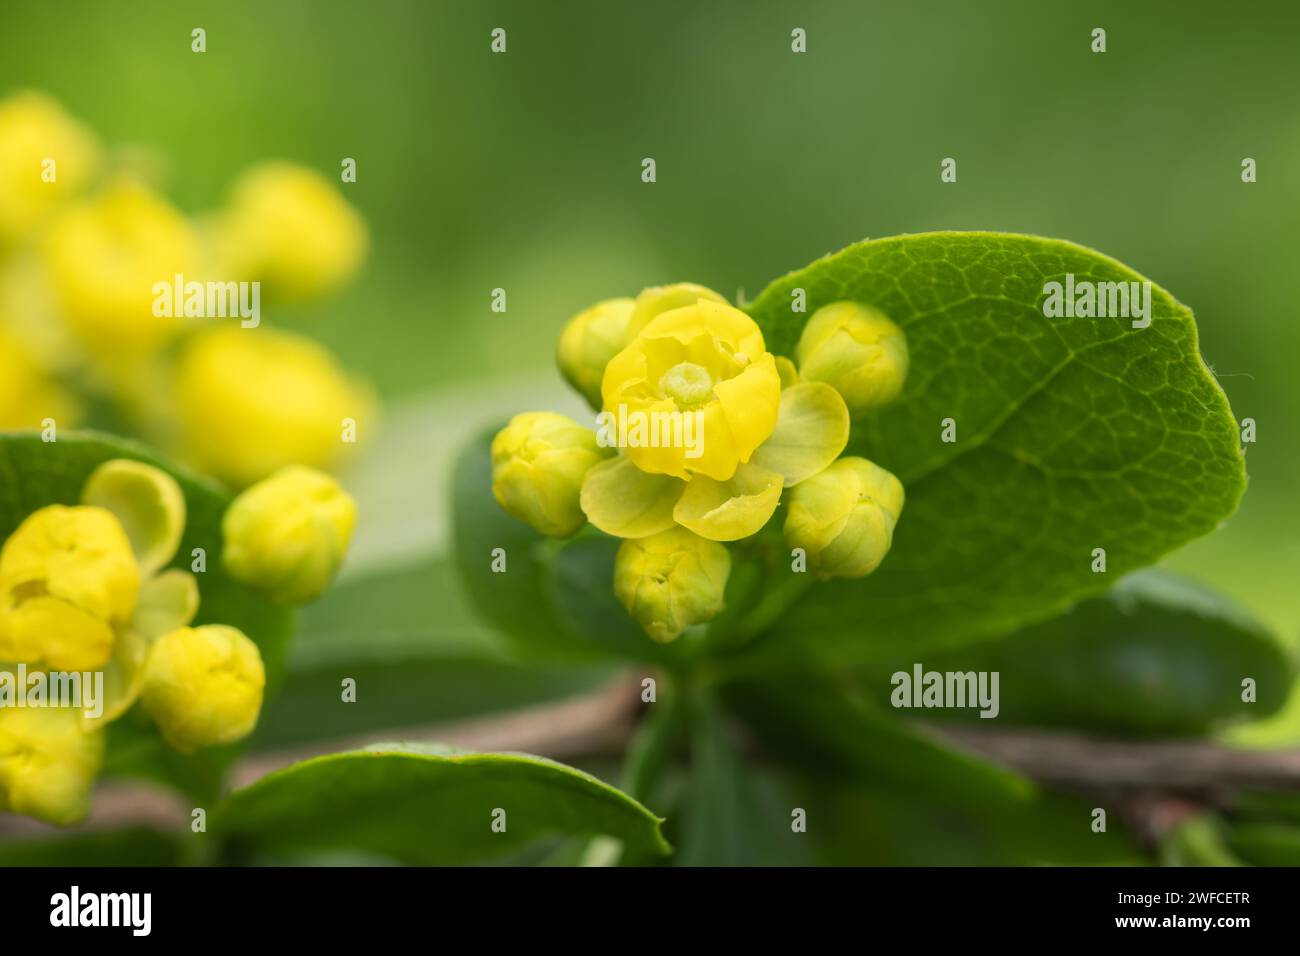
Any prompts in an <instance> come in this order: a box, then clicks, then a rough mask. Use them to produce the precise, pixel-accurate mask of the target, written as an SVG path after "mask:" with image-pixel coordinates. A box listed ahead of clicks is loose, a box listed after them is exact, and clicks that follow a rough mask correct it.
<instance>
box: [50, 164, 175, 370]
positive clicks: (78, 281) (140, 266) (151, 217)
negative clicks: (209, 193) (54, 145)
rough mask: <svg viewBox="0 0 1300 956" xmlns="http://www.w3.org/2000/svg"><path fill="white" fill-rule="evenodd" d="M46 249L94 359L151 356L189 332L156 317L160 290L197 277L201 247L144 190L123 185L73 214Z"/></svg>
mask: <svg viewBox="0 0 1300 956" xmlns="http://www.w3.org/2000/svg"><path fill="white" fill-rule="evenodd" d="M43 249H44V259H45V263H46V266H47V268H48V270H49V275H50V281H51V283H52V285H53V288H54V291H55V294H56V296H57V297H58V300H59V303H60V305H61V306H62V310H63V314H64V316H65V317H66V319H67V322H68V326H69V328H71V330H72V331H73V333H74V334H75V335H76V337H77V338H78V339H79V340H80V341H81V343H82V344H83V345H84V346H85V347H86V348H87V349H88V350H89V351H90V352H91V353H92V354H93V355H95V356H98V357H100V358H104V359H109V360H118V359H135V358H140V357H142V356H147V355H150V354H153V353H154V352H156V351H157V350H158V349H160V348H161V347H162V346H163V345H164V344H166V343H167V342H168V341H169V340H170V339H171V338H173V337H174V336H175V335H176V334H177V333H179V332H180V331H181V330H182V328H183V327H184V320H183V319H177V318H172V317H170V316H160V315H156V314H155V310H154V301H155V298H156V296H155V293H154V286H155V284H156V283H158V282H171V281H172V280H173V277H174V276H175V275H177V274H189V273H193V272H194V271H195V264H196V262H197V261H198V246H197V241H196V239H195V235H194V232H193V230H192V229H191V227H190V225H189V223H188V222H186V220H185V218H184V217H183V216H182V215H181V214H180V213H179V212H178V211H177V210H176V209H174V208H173V207H172V206H171V205H170V204H169V203H168V202H166V200H164V199H162V198H161V197H159V196H157V195H155V194H154V193H153V192H151V191H150V190H149V189H148V188H146V187H145V186H142V185H140V184H138V183H135V182H131V181H127V180H123V181H119V182H117V183H114V184H113V185H111V186H110V187H108V188H107V189H106V190H105V191H104V192H103V193H102V194H100V195H98V196H96V197H94V198H92V199H88V200H86V201H83V202H81V203H79V204H78V205H76V206H74V207H72V208H70V209H68V210H67V211H66V212H65V213H63V214H62V215H60V216H59V217H58V218H57V219H56V220H55V221H54V223H53V225H52V226H51V227H50V232H49V234H48V235H47V236H46V239H45V243H44V247H43Z"/></svg>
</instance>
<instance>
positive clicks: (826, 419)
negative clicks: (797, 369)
mask: <svg viewBox="0 0 1300 956" xmlns="http://www.w3.org/2000/svg"><path fill="white" fill-rule="evenodd" d="M848 443H849V409H848V406H847V405H845V404H844V399H843V398H841V397H840V393H839V392H837V391H835V389H833V388H831V386H829V385H826V384H825V383H823V382H804V383H803V384H801V385H793V386H791V387H790V388H787V389H786V390H785V391H783V392H782V393H781V410H780V412H779V413H778V415H777V419H776V428H775V429H774V430H773V432H772V436H771V437H770V438H768V440H767V441H765V442H763V444H762V445H760V446H759V448H758V451H756V452H754V457H753V458H752V459H750V460H751V461H752V462H753V463H754V464H755V465H758V466H760V467H762V468H766V469H768V470H769V471H775V472H778V473H779V474H781V475H782V476H783V477H784V478H785V486H786V487H787V488H789V487H790V486H791V485H795V484H798V483H799V482H801V481H803V480H804V479H805V478H810V477H812V476H813V475H815V474H817V472H819V471H821V470H822V469H823V468H825V467H826V466H827V465H829V464H830V463H831V462H833V461H834V460H835V459H836V458H838V457H839V456H840V452H842V451H844V446H845V445H847V444H848Z"/></svg>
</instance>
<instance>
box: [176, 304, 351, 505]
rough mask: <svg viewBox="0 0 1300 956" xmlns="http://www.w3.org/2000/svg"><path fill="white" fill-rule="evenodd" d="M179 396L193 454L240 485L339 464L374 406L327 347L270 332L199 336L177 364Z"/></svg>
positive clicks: (226, 330)
mask: <svg viewBox="0 0 1300 956" xmlns="http://www.w3.org/2000/svg"><path fill="white" fill-rule="evenodd" d="M176 398H177V400H176V406H177V408H176V410H177V415H178V417H179V423H180V426H181V428H182V432H183V433H182V436H181V441H182V442H183V445H184V449H185V454H186V455H187V457H188V458H189V459H190V460H191V461H192V462H193V463H194V465H195V466H196V467H198V468H200V469H201V470H203V471H206V472H208V473H209V474H212V475H215V476H216V477H218V478H221V479H222V480H224V481H226V482H228V483H230V484H231V485H233V486H235V487H245V486H247V485H251V484H252V483H253V482H255V481H258V480H259V479H261V478H265V477H266V476H267V475H269V474H271V473H272V472H275V471H277V470H279V469H280V468H283V467H285V466H286V465H293V464H301V465H307V466H309V467H312V468H322V469H326V470H328V469H330V468H333V467H335V466H337V465H338V464H340V463H341V460H342V459H343V457H344V456H345V454H346V453H347V451H348V450H349V449H350V447H351V445H350V443H349V441H347V440H345V439H347V438H349V437H353V438H360V434H361V432H360V430H361V428H362V426H363V425H369V424H370V416H371V413H372V411H373V408H374V399H373V397H372V395H371V393H370V392H369V390H368V389H366V388H364V387H363V386H361V385H360V384H359V383H357V382H355V381H353V380H352V379H350V378H349V377H348V375H347V374H346V373H345V372H344V370H343V369H342V368H340V367H339V365H338V363H337V362H336V361H335V359H334V356H332V355H331V354H330V353H329V352H328V351H327V350H326V349H325V348H324V347H322V346H320V345H318V344H317V343H315V342H313V341H312V340H310V339H307V338H304V337H303V336H300V335H296V334H294V333H291V332H284V331H279V330H275V329H271V328H267V327H265V326H263V327H261V328H257V329H241V328H236V327H230V326H226V327H219V328H213V329H210V330H207V331H204V332H201V333H199V334H198V335H197V336H195V338H194V339H193V340H192V341H191V342H189V343H187V347H186V348H185V349H184V351H183V353H182V355H181V357H180V361H179V363H178V366H177V371H176ZM349 422H351V423H352V425H351V427H350V426H349V425H348V423H349ZM354 431H355V434H354Z"/></svg>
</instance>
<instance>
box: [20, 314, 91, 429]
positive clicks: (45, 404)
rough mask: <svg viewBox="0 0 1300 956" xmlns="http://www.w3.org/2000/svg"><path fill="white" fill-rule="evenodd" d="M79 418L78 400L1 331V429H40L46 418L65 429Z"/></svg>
mask: <svg viewBox="0 0 1300 956" xmlns="http://www.w3.org/2000/svg"><path fill="white" fill-rule="evenodd" d="M80 416H81V410H80V408H79V407H78V405H77V403H76V400H75V399H74V398H73V397H72V396H71V395H69V394H68V392H67V391H66V390H65V389H63V388H62V387H61V386H60V385H59V384H58V383H57V382H55V381H54V379H52V378H51V377H50V376H49V375H47V374H46V373H45V371H44V369H42V368H41V367H40V366H39V365H38V364H37V363H36V362H35V361H33V360H32V358H31V356H30V355H28V354H27V352H26V350H25V349H23V348H22V346H21V345H20V344H19V343H18V342H17V341H15V340H14V339H13V338H12V337H11V336H10V335H8V334H7V333H6V332H4V331H3V330H0V428H40V427H42V422H43V421H44V420H45V419H46V418H52V419H54V421H55V422H57V423H58V425H59V426H60V427H62V426H66V425H75V424H76V422H77V420H78V419H79V418H80Z"/></svg>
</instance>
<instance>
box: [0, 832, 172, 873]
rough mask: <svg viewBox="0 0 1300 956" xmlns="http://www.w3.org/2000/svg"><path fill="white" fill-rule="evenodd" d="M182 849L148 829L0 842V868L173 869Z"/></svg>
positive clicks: (158, 833) (61, 834)
mask: <svg viewBox="0 0 1300 956" xmlns="http://www.w3.org/2000/svg"><path fill="white" fill-rule="evenodd" d="M184 858H185V848H184V847H183V845H182V843H181V840H180V839H178V838H177V837H176V836H175V835H174V834H171V833H166V832H163V831H161V830H157V829H155V828H153V827H148V826H132V827H123V828H122V829H118V830H87V831H84V832H79V833H75V832H74V833H59V834H55V835H52V836H46V837H39V838H31V839H26V838H25V839H19V840H5V841H4V842H0V866H5V867H9V866H75V867H84V866H175V865H176V864H178V863H181V862H182V861H183V860H184Z"/></svg>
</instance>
